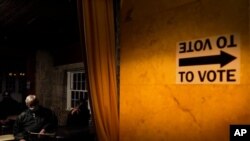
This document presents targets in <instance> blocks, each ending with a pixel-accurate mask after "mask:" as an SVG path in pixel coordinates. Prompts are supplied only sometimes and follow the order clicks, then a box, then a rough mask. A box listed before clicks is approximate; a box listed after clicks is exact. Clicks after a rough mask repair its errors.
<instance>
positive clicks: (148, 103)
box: [120, 0, 250, 141]
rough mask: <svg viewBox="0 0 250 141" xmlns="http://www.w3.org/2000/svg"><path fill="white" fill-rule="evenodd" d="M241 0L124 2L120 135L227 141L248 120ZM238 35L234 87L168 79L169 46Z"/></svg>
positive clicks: (129, 139) (135, 140)
mask: <svg viewBox="0 0 250 141" xmlns="http://www.w3.org/2000/svg"><path fill="white" fill-rule="evenodd" d="M248 25H249V9H248V0H237V1H236V0H125V1H123V3H122V8H121V64H120V65H121V72H120V75H121V76H120V79H121V80H120V140H121V141H159V140H161V141H228V140H229V125H230V124H250V104H249V103H250V83H249V82H250V81H249V80H250V67H249V62H248V61H249V60H250V55H249V51H250V50H249V49H250V48H249V27H248ZM225 34H237V37H239V38H240V43H239V44H240V46H239V47H240V56H239V58H240V62H241V63H240V72H239V74H240V83H239V84H176V63H177V62H176V60H177V58H176V57H177V55H176V44H177V43H178V42H180V41H183V40H184V41H188V40H193V39H201V38H206V37H213V36H219V35H225Z"/></svg>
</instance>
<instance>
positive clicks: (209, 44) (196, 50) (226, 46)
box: [176, 34, 240, 83]
mask: <svg viewBox="0 0 250 141" xmlns="http://www.w3.org/2000/svg"><path fill="white" fill-rule="evenodd" d="M239 55H240V54H239V40H238V39H236V36H235V35H234V34H232V35H224V36H217V37H210V38H205V39H197V40H192V41H183V42H179V43H178V45H177V74H176V75H177V77H176V79H177V80H176V81H177V83H236V82H238V81H239Z"/></svg>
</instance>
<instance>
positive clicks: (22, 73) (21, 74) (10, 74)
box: [8, 72, 25, 77]
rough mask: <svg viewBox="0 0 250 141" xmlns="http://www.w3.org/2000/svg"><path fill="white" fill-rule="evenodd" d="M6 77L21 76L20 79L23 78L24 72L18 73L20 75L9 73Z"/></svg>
mask: <svg viewBox="0 0 250 141" xmlns="http://www.w3.org/2000/svg"><path fill="white" fill-rule="evenodd" d="M8 75H9V76H11V77H12V76H14V77H16V76H21V77H23V76H25V73H24V72H20V73H13V72H9V73H8Z"/></svg>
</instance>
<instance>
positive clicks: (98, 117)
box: [78, 0, 119, 141]
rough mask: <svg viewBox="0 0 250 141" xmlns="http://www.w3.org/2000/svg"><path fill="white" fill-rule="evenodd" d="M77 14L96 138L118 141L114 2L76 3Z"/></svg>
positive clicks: (82, 1) (87, 0)
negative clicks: (83, 46)
mask: <svg viewBox="0 0 250 141" xmlns="http://www.w3.org/2000/svg"><path fill="white" fill-rule="evenodd" d="M78 12H79V20H80V29H82V30H80V31H81V32H82V35H83V34H84V35H83V36H82V37H81V38H84V39H82V40H83V41H84V42H85V48H84V49H85V51H86V52H85V54H86V59H87V60H86V63H87V73H88V81H89V91H90V100H91V107H92V112H93V113H92V114H93V120H94V124H95V129H96V133H97V138H98V140H99V141H118V140H119V115H118V99H117V98H118V96H117V84H116V64H115V29H114V28H115V26H114V16H113V14H114V13H113V0H78ZM83 32H84V33H83Z"/></svg>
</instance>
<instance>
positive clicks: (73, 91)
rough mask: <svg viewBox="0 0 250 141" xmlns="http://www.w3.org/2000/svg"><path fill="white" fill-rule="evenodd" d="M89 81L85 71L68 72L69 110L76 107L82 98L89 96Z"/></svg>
mask: <svg viewBox="0 0 250 141" xmlns="http://www.w3.org/2000/svg"><path fill="white" fill-rule="evenodd" d="M87 95H88V90H87V81H86V76H85V72H84V71H83V70H82V71H70V72H67V110H70V109H72V108H73V107H76V106H77V105H78V104H79V102H80V100H83V99H84V98H87Z"/></svg>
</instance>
